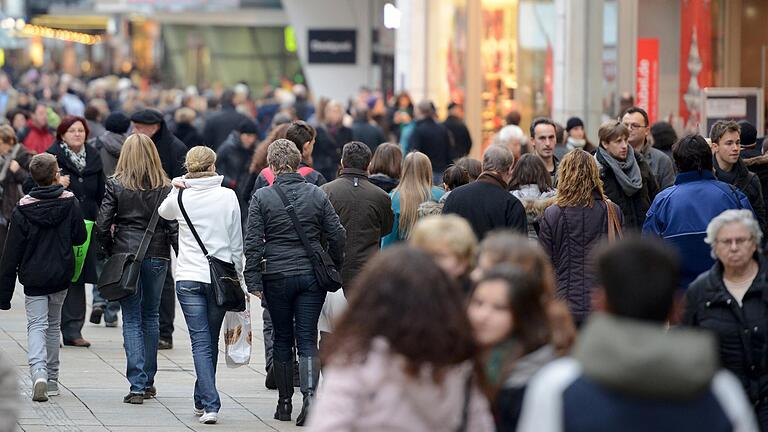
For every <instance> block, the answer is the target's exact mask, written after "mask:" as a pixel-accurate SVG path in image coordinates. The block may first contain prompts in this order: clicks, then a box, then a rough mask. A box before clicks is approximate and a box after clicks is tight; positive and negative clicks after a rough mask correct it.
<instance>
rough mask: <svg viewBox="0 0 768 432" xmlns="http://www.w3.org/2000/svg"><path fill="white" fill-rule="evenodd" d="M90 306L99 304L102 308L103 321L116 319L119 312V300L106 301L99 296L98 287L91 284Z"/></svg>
mask: <svg viewBox="0 0 768 432" xmlns="http://www.w3.org/2000/svg"><path fill="white" fill-rule="evenodd" d="M91 304H92V306H94V307H95V306H101V307H103V308H104V321H105V322H108V323H112V322H116V321H117V313H118V312H120V302H117V301H107V299H105V298H104V297H102V296H101V293H100V292H99V289H98V287H97V286H96V285H93V303H91Z"/></svg>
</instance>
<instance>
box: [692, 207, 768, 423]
mask: <svg viewBox="0 0 768 432" xmlns="http://www.w3.org/2000/svg"><path fill="white" fill-rule="evenodd" d="M762 237H763V234H762V232H761V231H760V226H759V224H758V222H757V220H756V219H755V217H754V215H753V213H752V212H751V211H750V210H726V211H724V212H723V213H721V214H720V215H719V216H717V217H716V218H714V219H712V221H711V222H710V223H709V225H708V226H707V238H706V240H705V241H706V242H707V243H708V244H710V245H711V246H712V254H713V256H715V257H716V259H717V261H716V262H715V265H714V266H712V268H711V269H710V270H708V271H707V272H705V273H702V274H701V275H700V276H699V277H698V278H697V279H696V280H695V281H693V283H691V285H690V286H689V287H688V290H687V291H686V302H685V314H684V315H683V324H685V325H689V326H694V327H701V328H703V329H706V330H709V331H711V332H713V333H714V334H715V336H717V340H718V343H719V350H718V351H719V353H720V364H721V365H722V366H723V367H724V368H726V369H728V370H730V371H731V372H733V373H734V375H736V377H737V378H739V380H740V381H741V384H742V385H743V386H744V391H745V392H746V394H747V396H748V397H749V399H750V401H751V402H752V405H753V406H754V408H755V414H756V416H757V421H758V423H759V424H760V428H761V430H763V431H768V357H767V356H766V354H768V261H766V259H765V258H764V257H763V255H762V254H761V253H760V243H761V240H762Z"/></svg>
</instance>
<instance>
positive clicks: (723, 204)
mask: <svg viewBox="0 0 768 432" xmlns="http://www.w3.org/2000/svg"><path fill="white" fill-rule="evenodd" d="M672 154H673V156H674V158H675V164H676V165H677V170H678V172H679V174H677V178H676V179H675V184H674V185H673V186H670V187H668V188H666V189H664V190H663V191H661V192H659V194H658V195H656V198H654V200H653V203H652V204H651V208H650V209H648V213H647V215H646V219H645V223H644V224H643V232H644V233H648V234H655V235H657V236H659V237H662V238H663V239H665V240H667V241H668V242H669V243H670V244H672V245H674V246H675V247H676V248H677V250H678V252H679V253H680V257H681V258H682V265H681V269H680V271H681V273H680V287H681V288H683V289H685V288H687V287H688V284H690V283H691V282H692V281H693V280H694V279H695V278H696V277H697V276H698V275H699V274H701V273H703V272H705V271H707V270H708V269H709V268H710V267H712V264H713V263H714V261H713V260H712V256H711V255H710V247H709V245H707V244H706V243H705V242H704V238H705V236H706V231H707V224H709V221H711V220H712V218H714V217H715V216H717V215H719V214H720V213H722V212H724V211H725V210H729V209H741V208H745V209H749V210H752V206H751V205H750V204H749V200H748V199H747V197H746V195H744V194H743V193H742V192H741V191H739V190H738V189H736V188H735V187H733V186H731V185H729V184H726V183H723V182H721V181H718V180H717V178H716V177H715V174H714V173H713V165H712V150H711V149H710V146H709V144H707V141H706V140H705V139H704V137H702V136H701V135H688V136H685V137H683V138H682V139H681V140H680V141H678V142H677V144H675V145H674V146H673V147H672Z"/></svg>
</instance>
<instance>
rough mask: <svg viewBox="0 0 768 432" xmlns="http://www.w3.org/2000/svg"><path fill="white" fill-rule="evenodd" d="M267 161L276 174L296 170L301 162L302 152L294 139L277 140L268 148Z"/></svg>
mask: <svg viewBox="0 0 768 432" xmlns="http://www.w3.org/2000/svg"><path fill="white" fill-rule="evenodd" d="M267 163H268V164H269V167H270V168H271V169H272V172H273V173H274V174H275V175H276V176H277V175H280V174H285V173H292V172H296V170H297V169H298V168H299V164H300V163H301V153H299V149H298V148H296V144H294V143H293V141H289V140H287V139H279V140H275V141H274V142H273V143H272V144H270V145H269V147H268V148H267Z"/></svg>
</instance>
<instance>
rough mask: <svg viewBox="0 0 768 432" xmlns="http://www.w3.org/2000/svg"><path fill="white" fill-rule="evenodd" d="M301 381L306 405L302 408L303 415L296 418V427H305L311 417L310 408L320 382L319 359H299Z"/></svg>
mask: <svg viewBox="0 0 768 432" xmlns="http://www.w3.org/2000/svg"><path fill="white" fill-rule="evenodd" d="M299 380H300V381H301V393H302V394H303V395H304V403H303V404H302V406H301V413H300V414H299V416H298V417H296V426H304V422H306V421H307V417H309V411H310V406H311V405H312V403H313V402H314V399H315V391H316V390H317V383H318V381H320V358H319V357H317V356H315V357H299Z"/></svg>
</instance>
